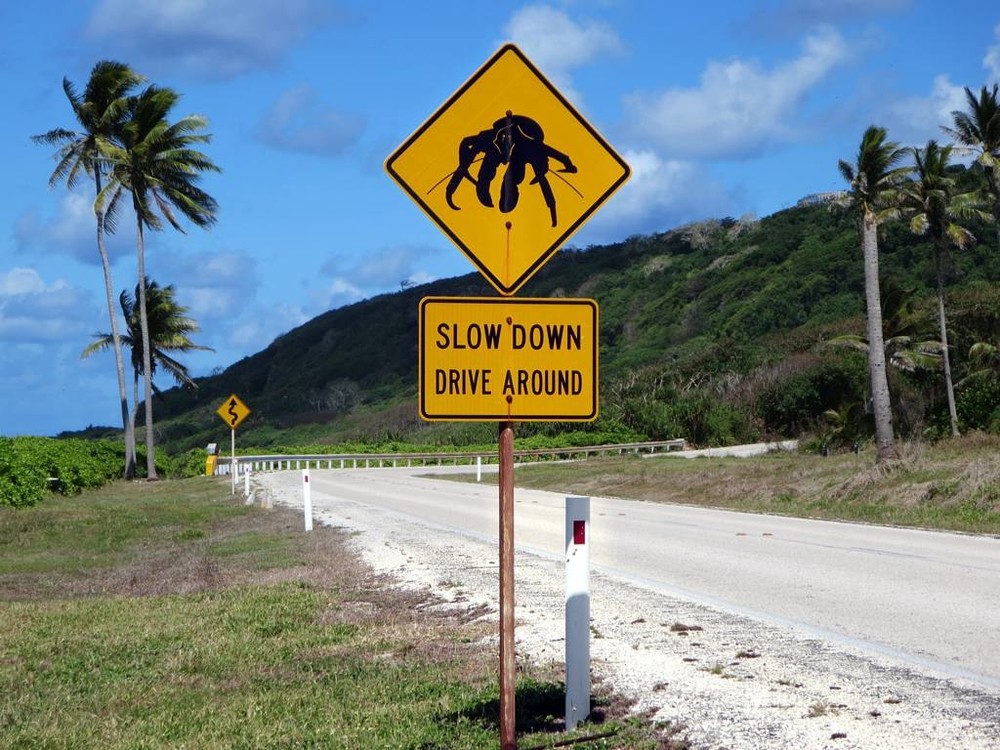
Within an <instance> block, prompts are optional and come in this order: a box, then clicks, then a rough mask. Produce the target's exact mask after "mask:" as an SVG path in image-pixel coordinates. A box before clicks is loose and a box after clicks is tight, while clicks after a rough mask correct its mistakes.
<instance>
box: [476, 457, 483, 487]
mask: <svg viewBox="0 0 1000 750" xmlns="http://www.w3.org/2000/svg"><path fill="white" fill-rule="evenodd" d="M476 481H477V482H481V481H483V457H482V456H476Z"/></svg>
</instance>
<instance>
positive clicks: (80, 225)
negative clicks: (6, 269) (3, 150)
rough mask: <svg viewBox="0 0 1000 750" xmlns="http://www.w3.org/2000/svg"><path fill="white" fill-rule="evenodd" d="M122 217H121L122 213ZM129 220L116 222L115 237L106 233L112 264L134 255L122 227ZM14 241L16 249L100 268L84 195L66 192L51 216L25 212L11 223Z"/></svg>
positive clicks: (88, 200) (91, 217)
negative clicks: (55, 255) (51, 255)
mask: <svg viewBox="0 0 1000 750" xmlns="http://www.w3.org/2000/svg"><path fill="white" fill-rule="evenodd" d="M123 216H124V214H123ZM130 226H131V219H125V220H124V221H119V232H118V234H105V247H106V248H107V251H108V255H109V256H110V257H111V260H112V262H114V260H115V259H117V258H120V257H124V256H128V255H131V254H132V253H134V252H135V246H134V245H133V244H132V240H131V235H130V234H129V233H128V232H127V231H123V230H124V229H125V228H127V227H130ZM14 240H15V243H16V245H17V248H18V250H20V251H22V252H25V251H29V250H30V251H32V252H38V251H41V252H44V253H46V254H59V255H67V256H69V257H71V258H75V259H76V260H79V261H81V262H83V263H87V264H90V265H97V266H99V265H100V263H101V257H100V255H99V254H98V252H97V236H96V224H95V219H94V202H93V198H91V197H87V196H86V195H84V194H83V193H78V192H67V193H65V194H64V195H63V196H62V198H61V199H60V201H59V205H58V208H57V209H56V212H55V215H54V216H43V215H42V214H40V213H39V212H38V211H27V212H25V213H23V214H21V215H20V216H19V217H18V218H17V220H16V221H15V222H14Z"/></svg>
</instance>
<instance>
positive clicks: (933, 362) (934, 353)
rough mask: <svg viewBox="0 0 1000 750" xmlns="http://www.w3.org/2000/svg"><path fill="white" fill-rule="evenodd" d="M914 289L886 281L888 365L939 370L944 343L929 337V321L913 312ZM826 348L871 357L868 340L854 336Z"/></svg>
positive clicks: (881, 287)
mask: <svg viewBox="0 0 1000 750" xmlns="http://www.w3.org/2000/svg"><path fill="white" fill-rule="evenodd" d="M913 294H914V290H913V289H906V288H904V287H902V286H900V285H899V284H898V283H897V282H895V281H893V280H892V279H882V280H881V282H880V284H879V295H880V296H881V298H882V331H883V333H882V337H883V341H884V345H885V357H886V363H887V364H888V365H889V367H892V368H894V369H896V370H901V371H903V372H915V371H917V370H931V369H936V368H937V367H938V366H939V365H940V363H941V342H939V341H937V340H936V339H928V338H926V337H925V335H924V334H925V329H926V325H925V324H926V322H927V320H926V318H925V317H924V316H923V315H918V314H916V313H914V311H913ZM824 346H828V347H842V348H846V349H853V350H855V351H859V352H862V353H864V354H865V356H867V355H868V339H866V338H865V337H864V336H859V335H857V334H853V333H845V334H842V335H840V336H835V337H834V338H832V339H829V340H828V341H826V342H824Z"/></svg>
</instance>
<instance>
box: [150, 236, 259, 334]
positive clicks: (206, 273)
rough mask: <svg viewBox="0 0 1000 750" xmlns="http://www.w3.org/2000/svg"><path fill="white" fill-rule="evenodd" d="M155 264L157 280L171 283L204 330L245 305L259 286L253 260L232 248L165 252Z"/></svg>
mask: <svg viewBox="0 0 1000 750" xmlns="http://www.w3.org/2000/svg"><path fill="white" fill-rule="evenodd" d="M158 267H159V271H158V272H157V275H156V276H155V277H154V278H155V279H156V281H157V283H159V284H163V285H166V284H173V285H174V286H175V287H176V289H177V299H178V301H179V302H180V303H181V304H182V305H184V306H186V307H187V308H188V314H189V315H190V316H191V317H193V318H194V319H195V320H197V321H198V322H199V324H201V326H202V328H203V330H205V331H206V332H207V331H209V330H210V328H217V327H218V325H219V324H223V323H225V322H228V321H229V320H231V319H232V318H233V317H236V316H239V315H240V314H241V313H242V312H243V311H244V310H246V309H247V308H249V306H250V305H251V303H252V302H253V300H254V298H255V296H256V293H257V289H258V288H259V286H260V276H259V274H258V272H257V260H256V259H255V258H253V257H252V256H250V255H247V254H246V253H242V252H239V251H235V250H228V251H219V252H204V253H183V254H182V253H165V254H164V255H163V257H162V258H160V259H159V261H158ZM133 286H134V285H133Z"/></svg>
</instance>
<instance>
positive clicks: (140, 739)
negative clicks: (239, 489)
mask: <svg viewBox="0 0 1000 750" xmlns="http://www.w3.org/2000/svg"><path fill="white" fill-rule="evenodd" d="M300 523H301V518H300V516H299V514H297V513H295V512H292V511H290V510H282V509H276V510H272V511H265V510H262V509H259V508H255V507H247V506H244V505H243V504H242V502H240V501H238V500H234V499H232V498H231V497H230V494H229V486H228V485H227V484H225V482H217V481H215V480H206V479H202V478H199V479H192V480H184V481H179V482H159V483H155V484H148V485H146V484H132V485H128V484H117V485H114V486H111V487H108V488H105V489H103V490H100V491H95V492H88V493H85V494H84V495H82V496H80V497H76V498H62V497H55V496H54V497H52V498H50V499H49V500H47V501H46V502H45V503H43V504H41V505H39V506H37V507H35V508H29V509H18V510H15V509H10V508H2V509H0V601H2V602H3V605H2V607H0V746H2V747H5V748H32V750H34V749H36V748H89V747H95V748H97V747H99V748H130V749H131V748H163V747H167V748H170V747H174V748H181V747H197V748H208V749H212V748H301V747H323V748H344V750H347V749H348V748H350V749H352V750H353V749H354V748H360V747H371V748H413V749H414V750H417V749H419V748H427V749H429V748H489V747H496V746H497V745H498V716H499V706H498V703H499V700H498V687H497V683H498V679H497V671H496V670H497V666H496V662H497V653H496V639H495V633H494V631H495V629H496V623H495V621H494V620H493V619H491V618H490V617H489V616H487V617H483V616H482V615H483V614H484V613H483V612H480V611H472V610H465V611H463V610H453V611H451V612H446V611H442V609H441V608H440V607H428V606H427V605H429V604H433V603H435V602H434V601H433V600H432V598H431V595H430V594H428V593H425V592H412V591H404V590H401V589H399V588H397V587H395V586H393V585H392V582H391V581H390V580H388V579H385V578H382V577H379V576H377V575H375V574H374V573H373V572H372V571H371V570H369V569H367V568H365V567H364V565H363V564H362V563H361V562H360V561H359V560H358V559H357V557H356V555H355V554H353V553H352V552H351V549H350V547H349V546H348V545H349V537H348V535H346V534H343V533H342V532H340V531H338V530H336V529H330V528H327V527H317V528H316V529H315V530H314V531H313V532H312V533H310V534H305V533H304V532H301V531H300V530H299V529H300ZM560 678H561V671H560V667H559V665H532V664H524V665H523V667H522V672H521V674H520V675H519V684H518V691H517V716H518V724H519V729H518V732H519V747H522V748H529V749H530V748H543V747H553V746H554V745H555V744H556V743H557V742H564V741H567V740H568V739H569V740H572V739H576V738H581V737H584V736H588V735H590V736H593V737H595V739H594V740H593V741H591V742H588V743H586V744H583V745H581V746H585V747H588V748H596V747H601V748H610V749H614V748H622V749H623V748H649V749H654V748H661V749H663V748H671V749H674V750H676V749H679V748H684V747H687V745H686V743H685V742H683V740H680V739H678V738H677V736H676V730H673V731H670V730H669V728H664V727H654V726H652V725H651V724H650V723H648V722H646V721H643V720H642V719H641V718H637V717H633V716H630V715H629V713H628V706H627V705H626V704H625V703H623V702H622V701H620V700H617V699H616V698H615V697H614V696H612V695H609V694H607V693H604V692H601V691H600V690H595V691H594V692H595V694H596V695H597V696H598V697H597V698H596V704H595V710H594V716H595V721H594V722H588V723H586V724H583V725H581V727H580V728H579V729H578V730H577V731H576V732H574V733H565V732H563V731H562V729H563V727H562V723H561V719H560V718H559V717H560V716H561V714H562V710H563V700H564V692H563V687H562V685H561V683H560V682H559V680H560ZM598 735H602V736H600V737H598Z"/></svg>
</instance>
